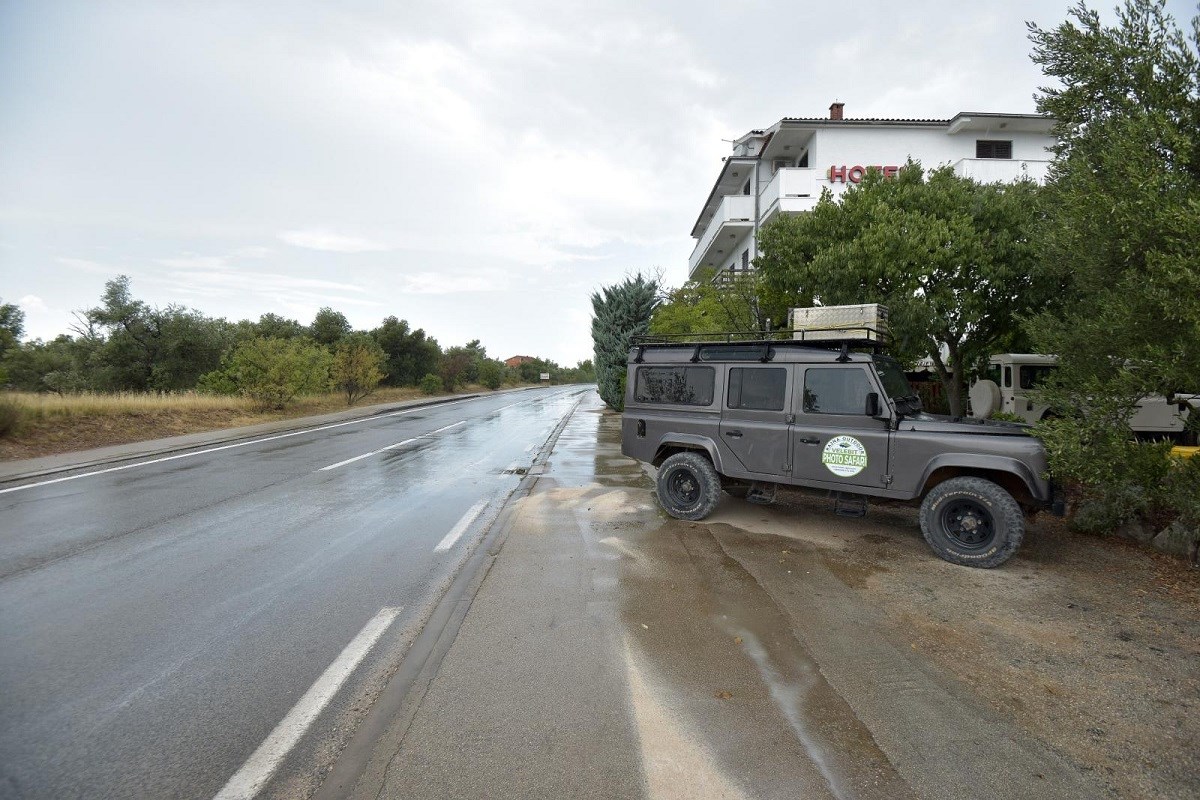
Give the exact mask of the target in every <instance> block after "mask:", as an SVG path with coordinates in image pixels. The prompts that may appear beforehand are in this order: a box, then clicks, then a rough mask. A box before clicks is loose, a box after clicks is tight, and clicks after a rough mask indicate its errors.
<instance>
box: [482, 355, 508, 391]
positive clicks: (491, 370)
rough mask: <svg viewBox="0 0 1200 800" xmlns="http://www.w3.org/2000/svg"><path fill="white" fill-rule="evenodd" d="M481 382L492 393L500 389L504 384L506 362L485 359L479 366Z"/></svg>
mask: <svg viewBox="0 0 1200 800" xmlns="http://www.w3.org/2000/svg"><path fill="white" fill-rule="evenodd" d="M479 382H480V383H482V384H483V385H484V386H486V387H487V388H489V389H491V390H492V391H495V390H496V389H499V388H500V387H501V386H502V385H503V384H504V362H502V361H497V360H496V359H494V358H489V359H485V360H484V362H483V363H482V364H481V365H480V366H479Z"/></svg>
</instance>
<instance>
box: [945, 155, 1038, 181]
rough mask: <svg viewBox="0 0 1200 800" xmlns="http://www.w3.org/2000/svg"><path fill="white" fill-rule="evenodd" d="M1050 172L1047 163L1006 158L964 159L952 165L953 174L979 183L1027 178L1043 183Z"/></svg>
mask: <svg viewBox="0 0 1200 800" xmlns="http://www.w3.org/2000/svg"><path fill="white" fill-rule="evenodd" d="M1049 171H1050V162H1049V161H1039V160H1030V159H1015V158H1014V159H1007V158H964V159H962V160H960V161H956V162H955V163H954V174H955V175H957V176H959V177H960V178H971V179H972V180H976V181H978V182H979V183H1009V182H1011V181H1015V180H1019V179H1021V178H1026V177H1027V178H1029V179H1030V180H1032V181H1036V182H1037V183H1045V182H1046V175H1047V174H1048V173H1049Z"/></svg>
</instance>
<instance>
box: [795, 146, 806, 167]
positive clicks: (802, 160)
mask: <svg viewBox="0 0 1200 800" xmlns="http://www.w3.org/2000/svg"><path fill="white" fill-rule="evenodd" d="M796 166H797V167H800V168H802V169H807V168H808V151H807V150H805V151H804V155H802V156H800V160H799V161H798V162H796Z"/></svg>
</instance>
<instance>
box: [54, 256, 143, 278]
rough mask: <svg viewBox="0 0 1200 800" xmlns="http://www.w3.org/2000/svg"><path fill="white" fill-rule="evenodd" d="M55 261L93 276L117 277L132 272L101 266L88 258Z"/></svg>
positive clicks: (63, 258) (64, 258)
mask: <svg viewBox="0 0 1200 800" xmlns="http://www.w3.org/2000/svg"><path fill="white" fill-rule="evenodd" d="M55 261H57V262H58V263H59V264H62V265H63V266H64V267H70V268H71V269H77V270H79V271H80V272H88V273H91V274H93V275H110V276H116V275H117V273H118V272H124V273H128V272H130V270H127V269H121V270H118V269H117V268H116V267H110V266H106V265H104V264H101V263H100V262H99V261H92V260H91V259H87V258H69V257H62V258H57V259H55Z"/></svg>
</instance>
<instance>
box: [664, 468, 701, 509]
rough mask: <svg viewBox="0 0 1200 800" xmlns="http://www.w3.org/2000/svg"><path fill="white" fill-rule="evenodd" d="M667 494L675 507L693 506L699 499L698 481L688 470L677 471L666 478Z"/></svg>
mask: <svg viewBox="0 0 1200 800" xmlns="http://www.w3.org/2000/svg"><path fill="white" fill-rule="evenodd" d="M667 493H668V494H669V495H670V496H671V502H672V503H673V504H674V505H676V506H680V507H683V508H687V507H689V506H694V505H695V504H696V501H698V500H699V499H700V481H699V480H698V479H697V478H696V476H695V474H693V473H692V471H691V470H690V469H677V470H675V471H674V472H672V473H671V475H670V476H669V477H668V478H667Z"/></svg>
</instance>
